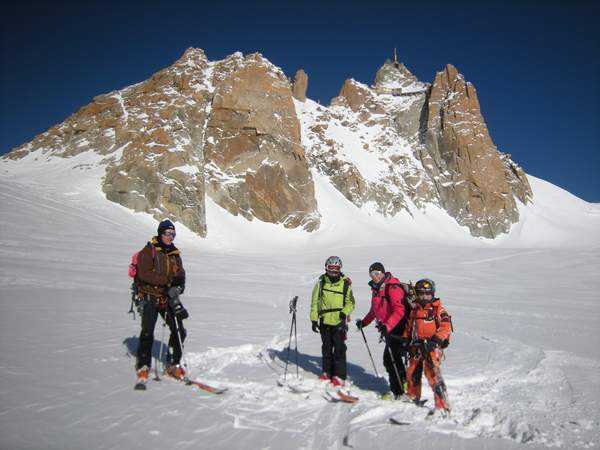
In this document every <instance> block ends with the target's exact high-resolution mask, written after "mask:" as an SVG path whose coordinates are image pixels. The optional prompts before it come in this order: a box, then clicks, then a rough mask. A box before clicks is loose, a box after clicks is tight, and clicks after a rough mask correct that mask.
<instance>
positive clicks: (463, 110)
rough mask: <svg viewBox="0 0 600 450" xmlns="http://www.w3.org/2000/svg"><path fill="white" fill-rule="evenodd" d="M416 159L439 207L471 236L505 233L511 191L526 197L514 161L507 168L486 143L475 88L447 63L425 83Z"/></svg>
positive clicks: (513, 213)
mask: <svg viewBox="0 0 600 450" xmlns="http://www.w3.org/2000/svg"><path fill="white" fill-rule="evenodd" d="M421 159H422V161H423V165H424V167H425V169H426V170H427V172H428V173H429V175H430V176H431V177H432V179H433V180H434V181H435V184H436V188H437V190H438V192H439V195H440V200H441V204H442V206H443V207H444V209H446V210H447V211H448V213H449V214H450V215H451V216H452V217H454V218H455V219H456V220H457V222H458V223H459V224H461V225H466V226H468V227H469V229H470V230H471V233H472V234H473V235H475V236H484V237H491V238H493V237H495V236H497V235H498V234H500V233H506V232H508V231H509V230H510V226H511V224H512V223H515V222H517V221H518V219H519V213H518V210H517V206H516V203H515V194H516V193H518V195H517V198H519V199H520V200H521V201H526V200H527V199H528V198H529V197H530V196H531V189H530V188H529V184H528V183H527V180H526V178H525V177H523V176H522V175H521V174H520V173H519V169H515V170H513V169H512V168H511V167H516V165H512V164H510V163H509V164H508V168H509V170H507V168H506V164H504V163H503V161H502V158H501V155H500V153H499V152H498V150H497V149H496V146H495V145H494V143H493V142H492V139H491V137H490V134H489V131H488V129H487V126H486V124H485V121H484V119H483V116H482V115H481V110H480V106H479V100H478V98H477V92H476V91H475V87H474V86H473V85H472V84H471V83H469V82H467V81H465V79H464V77H463V76H462V75H460V74H459V73H458V71H457V70H456V68H455V67H454V66H452V65H447V66H446V67H445V69H444V70H443V71H441V72H438V74H437V75H436V77H435V80H434V82H433V85H432V86H431V91H430V94H429V99H428V104H427V132H426V149H425V151H423V152H422V153H421ZM507 175H508V176H507Z"/></svg>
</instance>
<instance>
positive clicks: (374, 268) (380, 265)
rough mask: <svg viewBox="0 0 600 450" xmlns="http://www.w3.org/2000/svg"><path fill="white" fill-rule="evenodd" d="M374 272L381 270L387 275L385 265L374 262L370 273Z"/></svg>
mask: <svg viewBox="0 0 600 450" xmlns="http://www.w3.org/2000/svg"><path fill="white" fill-rule="evenodd" d="M374 270H379V271H380V272H383V273H385V267H383V264H381V263H380V262H374V263H373V264H371V266H370V267H369V273H371V272H373V271H374Z"/></svg>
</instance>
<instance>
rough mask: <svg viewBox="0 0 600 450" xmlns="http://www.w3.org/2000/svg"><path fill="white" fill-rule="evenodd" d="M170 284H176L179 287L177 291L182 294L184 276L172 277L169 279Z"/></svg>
mask: <svg viewBox="0 0 600 450" xmlns="http://www.w3.org/2000/svg"><path fill="white" fill-rule="evenodd" d="M171 286H177V287H178V288H179V293H180V294H183V291H185V277H182V276H175V277H173V280H172V281H171Z"/></svg>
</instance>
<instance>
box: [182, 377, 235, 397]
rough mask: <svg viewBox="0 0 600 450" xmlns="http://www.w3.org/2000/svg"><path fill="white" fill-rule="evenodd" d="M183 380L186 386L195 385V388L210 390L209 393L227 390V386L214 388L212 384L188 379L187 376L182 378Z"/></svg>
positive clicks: (219, 392)
mask: <svg viewBox="0 0 600 450" xmlns="http://www.w3.org/2000/svg"><path fill="white" fill-rule="evenodd" d="M181 381H183V382H184V383H185V384H187V385H188V386H196V387H197V388H200V389H202V390H203V391H206V392H210V393H211V394H217V395H218V394H222V393H224V392H225V391H227V388H216V387H213V386H209V385H208V384H204V383H202V382H200V381H196V380H190V379H189V378H184V379H183V380H181Z"/></svg>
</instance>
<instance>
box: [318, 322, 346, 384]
mask: <svg viewBox="0 0 600 450" xmlns="http://www.w3.org/2000/svg"><path fill="white" fill-rule="evenodd" d="M319 329H320V330H321V342H322V343H323V345H322V347H321V354H322V356H323V372H326V373H327V375H329V376H330V377H333V376H336V377H338V378H341V379H342V380H345V379H346V344H345V342H344V341H345V340H346V330H345V328H344V327H343V326H342V325H338V326H331V325H323V324H321V326H320V327H319Z"/></svg>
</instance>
